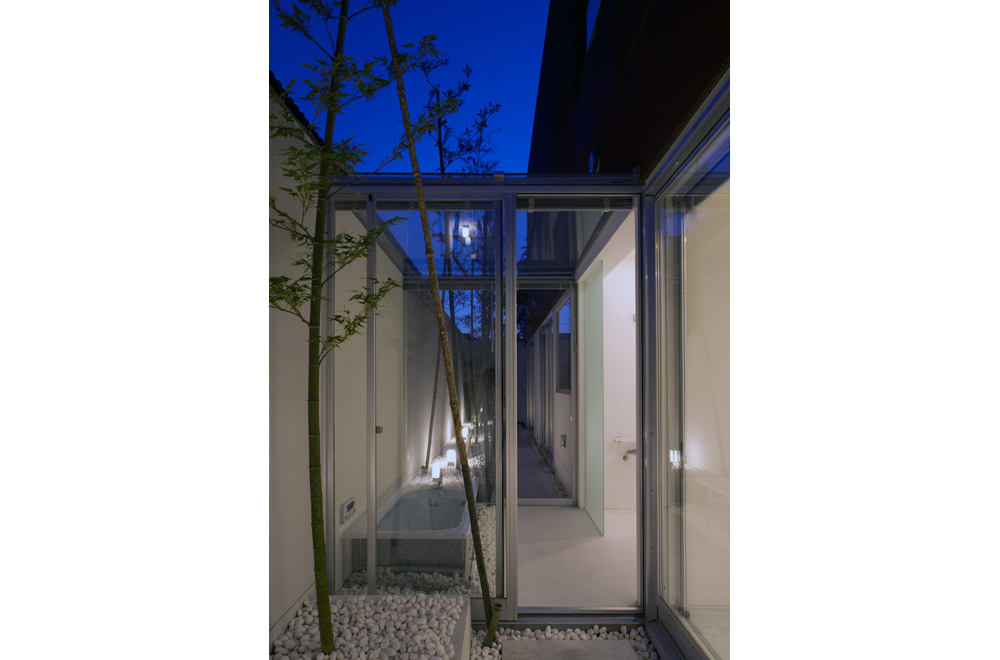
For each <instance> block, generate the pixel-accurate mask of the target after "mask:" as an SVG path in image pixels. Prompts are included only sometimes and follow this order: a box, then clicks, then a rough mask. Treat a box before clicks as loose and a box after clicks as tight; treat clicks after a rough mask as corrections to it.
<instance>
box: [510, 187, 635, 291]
mask: <svg viewBox="0 0 1000 660" xmlns="http://www.w3.org/2000/svg"><path fill="white" fill-rule="evenodd" d="M631 208H632V198H631V197H623V196H617V197H571V198H569V197H518V199H517V236H516V239H517V275H518V277H529V276H565V277H571V276H572V275H573V274H574V273H575V271H576V266H577V264H578V262H579V259H580V257H581V256H582V255H583V253H584V251H585V250H586V248H587V246H588V245H589V244H590V241H591V240H592V239H593V237H594V233H595V231H596V230H597V228H598V226H600V224H601V222H602V221H606V220H607V218H609V217H610V215H611V214H612V213H615V212H617V211H622V212H625V213H627V212H628V211H629V210H631Z"/></svg>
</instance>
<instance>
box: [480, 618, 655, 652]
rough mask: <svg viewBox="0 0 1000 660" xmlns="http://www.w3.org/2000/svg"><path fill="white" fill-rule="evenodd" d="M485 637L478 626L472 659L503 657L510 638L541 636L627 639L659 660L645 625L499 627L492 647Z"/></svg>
mask: <svg viewBox="0 0 1000 660" xmlns="http://www.w3.org/2000/svg"><path fill="white" fill-rule="evenodd" d="M485 637H486V631H485V630H479V631H476V632H475V633H473V635H472V653H471V655H470V656H469V657H470V660H477V659H480V660H491V659H493V658H502V657H503V655H502V653H501V650H502V644H503V641H504V640H507V639H538V640H546V639H548V640H602V639H604V640H625V641H626V642H629V643H630V644H631V645H632V648H633V649H635V652H636V655H638V656H639V658H640V659H641V660H659V657H660V656H659V655H657V653H656V650H655V649H654V648H653V643H652V642H650V641H649V638H648V637H647V636H646V629H645V628H642V627H639V628H633V629H632V630H629V629H628V628H626V627H625V626H622V627H621V628H620V629H619V630H617V631H612V632H609V631H608V629H607V627H606V626H600V627H598V626H593V627H591V628H587V629H586V630H580V629H579V628H573V629H566V630H554V629H553V628H552V627H551V626H545V630H541V629H539V630H532V629H531V628H525V629H524V630H515V629H513V628H497V641H496V642H495V643H494V645H493V646H492V647H483V639H484V638H485Z"/></svg>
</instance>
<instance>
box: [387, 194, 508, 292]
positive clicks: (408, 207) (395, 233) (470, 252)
mask: <svg viewBox="0 0 1000 660" xmlns="http://www.w3.org/2000/svg"><path fill="white" fill-rule="evenodd" d="M427 209H428V218H427V220H428V223H429V225H430V230H431V236H432V239H433V240H432V244H433V248H434V264H435V266H436V267H437V274H438V277H446V276H451V275H454V276H477V275H493V273H494V272H495V264H494V261H495V259H496V255H495V253H494V238H495V237H494V231H497V232H499V225H498V224H497V223H498V222H500V220H499V218H495V217H494V203H493V202H428V203H427ZM378 217H379V220H381V221H382V222H386V221H388V220H390V219H392V218H400V220H399V221H398V222H397V223H396V224H395V225H393V227H392V228H391V229H390V230H389V236H388V237H387V242H389V243H391V244H392V247H388V246H387V248H386V249H387V251H388V252H390V253H391V252H393V248H395V251H396V252H397V254H395V255H392V256H393V257H394V259H395V260H396V261H397V262H398V266H399V269H400V271H401V272H402V273H404V274H406V275H407V276H409V275H428V274H429V271H428V269H427V250H426V248H425V246H424V233H423V228H422V226H421V224H420V211H419V210H418V209H417V205H416V203H415V202H387V201H380V202H378Z"/></svg>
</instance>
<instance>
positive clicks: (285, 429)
mask: <svg viewBox="0 0 1000 660" xmlns="http://www.w3.org/2000/svg"><path fill="white" fill-rule="evenodd" d="M283 146H284V141H283V140H278V139H272V140H270V158H271V160H270V162H271V172H270V177H271V178H270V185H271V194H273V195H276V196H278V198H279V204H285V205H287V204H288V202H287V198H285V196H284V193H282V192H281V191H280V190H278V187H289V186H290V183H288V182H287V180H286V179H284V177H283V176H282V174H281V171H280V170H279V169H278V167H277V163H278V162H279V161H280V155H279V154H278V151H279V150H280V149H282V148H283ZM283 208H284V207H283ZM269 232H270V234H269V241H270V255H269V269H270V270H269V274H272V275H276V274H279V273H282V272H284V270H285V269H286V268H287V264H288V258H289V257H291V256H293V255H294V254H295V248H294V246H293V245H292V244H291V241H289V240H288V235H287V233H285V232H284V231H283V230H280V229H275V228H273V227H271V228H270V229H269ZM269 335H270V341H269V360H268V364H269V386H270V399H269V431H270V463H269V482H270V483H269V491H268V492H269V510H268V514H269V515H268V519H269V526H270V536H269V539H270V540H269V546H268V551H269V565H270V588H269V592H270V598H269V623H270V627H271V631H270V636H271V640H272V641H273V640H274V638H275V637H277V636H278V635H280V634H281V633H282V632H284V628H285V626H286V625H287V622H288V621H289V620H290V618H291V616H292V615H293V614H294V610H295V609H296V607H297V605H298V604H299V603H300V602H301V601H302V599H303V598H305V597H306V596H307V595H308V594H309V593H310V592H312V593H315V584H314V582H315V581H314V578H313V561H312V536H311V526H310V513H309V473H308V467H309V456H308V429H307V420H306V394H307V385H308V383H307V355H308V350H307V342H306V339H307V336H308V333H307V329H306V326H305V324H304V323H302V322H301V321H300V320H299V319H297V318H295V317H294V316H292V315H290V314H285V313H282V312H279V311H276V310H271V312H270V326H269Z"/></svg>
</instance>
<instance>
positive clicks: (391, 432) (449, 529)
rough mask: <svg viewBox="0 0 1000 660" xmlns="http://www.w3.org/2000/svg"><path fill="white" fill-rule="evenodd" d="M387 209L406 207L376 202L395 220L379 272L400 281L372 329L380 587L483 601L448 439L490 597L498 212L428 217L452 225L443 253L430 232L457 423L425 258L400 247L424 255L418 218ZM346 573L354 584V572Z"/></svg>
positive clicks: (494, 558) (494, 543)
mask: <svg viewBox="0 0 1000 660" xmlns="http://www.w3.org/2000/svg"><path fill="white" fill-rule="evenodd" d="M385 206H390V208H389V210H385ZM392 206H397V207H398V206H402V207H404V208H405V207H406V206H407V205H406V204H405V203H404V204H402V205H400V204H395V205H382V204H379V205H378V208H379V217H380V218H381V219H383V220H385V219H386V216H388V217H394V216H396V215H399V216H401V217H402V219H401V220H400V221H398V223H397V224H396V225H394V226H393V227H392V229H391V232H392V235H391V236H383V239H384V240H383V241H382V242H381V243H380V246H379V248H378V249H377V256H376V260H377V264H378V268H377V272H378V277H379V278H380V279H384V278H387V277H392V278H393V279H395V280H396V281H398V282H401V284H402V286H401V287H400V288H397V289H394V290H393V291H392V293H390V294H389V297H387V298H386V300H385V303H384V304H383V306H382V308H381V314H380V316H379V317H378V319H377V322H376V354H375V362H376V369H375V373H376V377H377V383H376V397H377V401H376V416H377V425H378V433H377V435H376V438H377V456H376V472H377V475H378V481H377V486H378V494H377V514H378V522H377V524H376V554H377V564H378V592H379V593H403V592H406V591H407V590H412V591H415V592H421V593H470V594H471V595H473V596H478V595H480V593H481V592H480V589H479V575H478V567H477V563H476V559H475V553H474V551H473V543H472V536H471V530H470V519H469V513H468V504H467V501H466V495H465V487H464V481H463V479H462V474H461V466H460V464H459V460H458V444H457V443H458V442H463V443H465V447H466V451H467V453H468V456H469V464H470V468H471V472H472V477H473V491H474V495H475V500H476V511H477V514H478V519H479V525H480V530H481V532H482V538H483V549H484V555H485V560H486V569H487V573H488V574H489V576H490V581H491V582H492V584H491V589H490V591H491V595H493V596H498V595H500V594H498V593H497V582H498V580H497V575H498V568H499V567H498V566H497V564H498V555H499V553H498V552H497V548H499V547H502V546H501V545H500V544H499V543H498V538H499V537H500V536H501V534H502V530H501V529H499V528H498V525H497V516H496V511H497V506H496V503H497V501H498V498H497V489H498V485H499V484H500V483H501V475H502V470H498V469H497V467H498V465H497V453H498V452H497V443H498V440H499V436H498V432H499V429H500V426H499V424H498V423H497V415H496V412H497V405H496V401H497V399H496V395H497V393H498V391H499V390H498V389H497V388H498V387H500V382H499V381H498V380H497V377H496V376H497V374H498V373H500V372H499V371H498V370H497V368H496V367H497V360H498V355H497V349H498V346H499V345H500V344H499V342H498V341H497V335H496V332H497V323H496V321H497V284H498V282H497V274H495V273H493V272H492V264H493V263H495V261H496V258H497V255H496V254H495V252H493V251H494V250H495V249H496V248H497V247H498V244H496V243H494V241H493V237H494V230H495V229H496V228H495V227H494V226H493V223H494V221H496V220H499V218H500V217H501V215H500V214H499V213H498V210H499V205H497V206H496V207H494V205H493V204H492V203H490V204H489V205H488V206H489V208H488V209H479V210H475V209H473V210H472V211H469V210H468V209H465V210H458V211H456V210H454V209H448V208H439V211H438V212H436V213H432V214H431V215H432V219H433V218H434V216H435V215H436V221H437V222H438V228H440V227H441V226H442V224H443V225H444V226H448V225H449V224H450V225H451V226H452V228H453V229H455V228H458V229H459V231H457V232H455V234H454V235H452V236H451V239H453V240H452V244H451V245H450V246H449V245H448V238H449V237H448V236H443V235H442V234H441V233H440V232H437V233H436V234H435V236H434V237H433V238H434V242H435V245H436V246H437V247H439V248H442V249H443V250H442V251H439V252H440V254H439V259H438V264H437V268H438V272H439V274H440V275H441V277H442V278H446V277H448V276H449V274H451V277H450V278H449V279H447V280H445V282H446V284H442V290H441V303H442V307H443V310H444V314H445V319H446V324H447V326H448V329H449V334H448V341H449V343H450V349H451V361H452V365H453V368H454V372H455V385H456V389H457V392H456V394H457V398H458V407H459V411H460V412H459V417H460V419H459V425H458V427H457V428H456V425H455V423H454V418H453V415H452V410H451V406H450V404H449V394H448V384H447V379H446V375H445V370H444V360H443V356H442V350H441V342H440V335H439V333H438V325H437V318H436V314H435V311H434V300H433V298H432V293H431V291H430V290H429V281H428V278H427V277H426V276H425V274H426V266H427V264H426V260H418V259H416V257H417V256H418V254H417V253H414V252H411V251H410V250H409V249H408V246H412V245H413V244H414V243H415V242H416V237H419V238H420V243H419V245H420V253H419V254H421V255H422V254H423V248H422V246H423V239H422V230H421V229H420V218H419V214H418V213H416V212H414V213H412V214H409V213H399V212H398V211H396V210H393V208H392ZM439 206H448V205H439ZM450 206H452V207H454V206H455V205H454V204H451V205H450ZM466 218H471V219H472V221H473V222H474V223H478V224H475V225H470V226H475V227H476V231H475V233H473V232H470V235H469V237H468V239H469V240H468V242H466V241H465V240H464V239H465V236H463V235H462V233H461V232H460V229H461V227H462V226H463V224H462V223H464V222H465V219H466ZM432 224H433V223H432ZM496 233H497V236H498V235H499V232H496ZM400 238H403V239H405V240H406V241H407V242H405V243H404V242H402V241H400V240H399V239H400ZM460 239H461V240H460ZM404 248H407V249H404ZM484 264H487V265H488V267H485V268H484ZM484 271H485V272H484ZM449 282H450V283H449ZM365 543H366V542H365ZM366 566H367V562H366V558H364V556H363V553H362V560H361V562H359V565H358V566H357V569H358V571H363V570H364V569H365V567H366ZM355 576H356V579H357V580H358V581H359V582H363V580H364V578H363V576H362V575H360V574H357V573H356V574H355Z"/></svg>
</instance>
